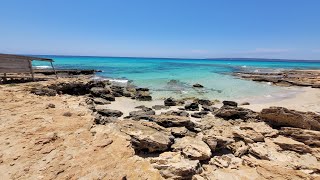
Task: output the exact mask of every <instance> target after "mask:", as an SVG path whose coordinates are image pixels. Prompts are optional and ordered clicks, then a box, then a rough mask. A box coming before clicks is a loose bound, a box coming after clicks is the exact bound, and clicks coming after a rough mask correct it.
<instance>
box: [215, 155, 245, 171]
mask: <svg viewBox="0 0 320 180" xmlns="http://www.w3.org/2000/svg"><path fill="white" fill-rule="evenodd" d="M209 164H211V165H215V166H217V167H219V168H230V169H237V168H238V167H239V166H241V165H242V164H243V160H242V159H240V158H238V157H235V156H234V155H233V154H224V155H222V156H214V157H213V158H211V160H210V161H209Z"/></svg>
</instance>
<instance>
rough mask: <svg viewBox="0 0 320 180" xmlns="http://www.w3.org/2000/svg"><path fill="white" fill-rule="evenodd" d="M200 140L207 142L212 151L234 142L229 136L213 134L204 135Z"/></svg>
mask: <svg viewBox="0 0 320 180" xmlns="http://www.w3.org/2000/svg"><path fill="white" fill-rule="evenodd" d="M202 140H203V141H204V142H206V143H207V144H208V146H209V147H210V149H211V150H212V152H214V151H215V150H216V149H221V148H225V147H227V146H228V145H229V144H231V143H234V140H233V139H231V138H227V137H223V136H215V135H205V136H204V137H203V138H202Z"/></svg>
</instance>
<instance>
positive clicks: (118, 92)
mask: <svg viewBox="0 0 320 180" xmlns="http://www.w3.org/2000/svg"><path fill="white" fill-rule="evenodd" d="M111 90H112V95H113V96H115V97H122V96H124V87H121V86H111Z"/></svg>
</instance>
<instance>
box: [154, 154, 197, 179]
mask: <svg viewBox="0 0 320 180" xmlns="http://www.w3.org/2000/svg"><path fill="white" fill-rule="evenodd" d="M150 162H151V164H152V165H153V167H154V168H155V169H158V170H159V171H160V173H161V175H162V177H163V178H166V179H176V180H179V179H181V180H182V179H191V178H192V176H193V175H194V174H197V173H199V172H200V171H201V170H200V168H201V167H200V163H199V161H198V160H190V159H186V158H184V157H183V156H182V155H181V153H180V152H164V153H162V154H160V156H159V157H156V158H152V159H151V160H150Z"/></svg>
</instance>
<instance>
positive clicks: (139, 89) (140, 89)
mask: <svg viewBox="0 0 320 180" xmlns="http://www.w3.org/2000/svg"><path fill="white" fill-rule="evenodd" d="M136 91H149V88H136Z"/></svg>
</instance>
